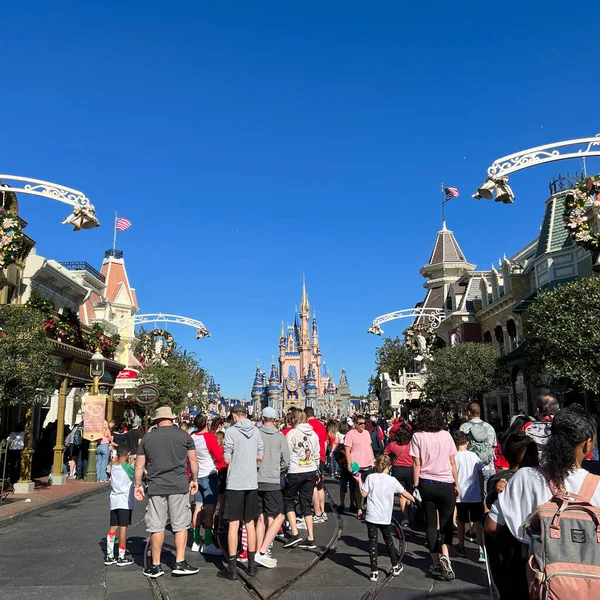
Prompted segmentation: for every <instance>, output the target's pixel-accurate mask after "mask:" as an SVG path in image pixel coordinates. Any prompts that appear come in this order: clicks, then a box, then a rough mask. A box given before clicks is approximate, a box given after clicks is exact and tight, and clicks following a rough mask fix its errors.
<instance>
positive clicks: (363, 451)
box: [344, 416, 375, 520]
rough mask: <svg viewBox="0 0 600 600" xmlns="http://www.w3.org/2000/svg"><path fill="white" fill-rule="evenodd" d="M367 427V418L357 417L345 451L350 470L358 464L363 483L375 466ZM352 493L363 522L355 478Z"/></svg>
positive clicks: (360, 499)
mask: <svg viewBox="0 0 600 600" xmlns="http://www.w3.org/2000/svg"><path fill="white" fill-rule="evenodd" d="M365 425H366V421H365V417H361V416H355V417H354V429H352V430H351V431H349V432H348V433H347V434H346V437H345V438H344V450H345V452H346V461H347V462H348V469H350V465H351V464H352V463H353V462H355V463H357V464H358V468H359V471H360V475H361V479H362V481H365V479H366V478H367V475H370V474H371V473H373V465H374V464H375V455H374V454H373V446H372V445H371V435H370V433H369V432H368V431H367V430H366V429H365ZM350 491H351V493H352V495H353V496H354V501H355V502H356V507H357V512H356V516H357V517H358V518H359V519H361V520H362V519H363V512H362V508H361V507H362V503H363V500H362V495H361V493H360V486H359V485H358V483H357V481H356V479H355V478H354V477H353V478H352V479H351V480H350Z"/></svg>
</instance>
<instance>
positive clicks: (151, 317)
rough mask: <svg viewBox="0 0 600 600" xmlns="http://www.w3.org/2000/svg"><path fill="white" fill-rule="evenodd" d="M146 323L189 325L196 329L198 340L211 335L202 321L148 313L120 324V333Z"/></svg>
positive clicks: (135, 316)
mask: <svg viewBox="0 0 600 600" xmlns="http://www.w3.org/2000/svg"><path fill="white" fill-rule="evenodd" d="M144 323H176V324H177V325H187V326H188V327H193V328H194V329H196V339H197V340H199V339H202V338H209V337H210V333H209V331H208V329H207V328H206V326H205V325H204V323H202V321H198V320H197V319H191V318H190V317H182V316H181V315H168V314H163V313H148V314H145V315H134V316H133V317H129V318H128V319H123V320H122V321H120V323H119V331H122V330H123V329H125V328H127V327H131V326H132V325H133V326H134V327H135V326H136V325H143V324H144Z"/></svg>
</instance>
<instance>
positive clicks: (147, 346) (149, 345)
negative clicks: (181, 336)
mask: <svg viewBox="0 0 600 600" xmlns="http://www.w3.org/2000/svg"><path fill="white" fill-rule="evenodd" d="M159 336H160V337H162V338H163V339H164V340H165V345H164V347H163V348H162V349H161V351H160V356H158V357H157V356H156V353H155V351H154V339H155V338H156V337H159ZM173 350H175V340H174V339H173V336H172V335H171V334H170V333H169V332H168V331H167V330H166V329H153V330H152V331H149V332H148V333H147V334H146V335H144V337H142V339H141V340H140V345H139V350H138V355H137V358H138V359H139V360H140V362H141V363H142V364H143V365H147V364H149V363H151V362H152V361H153V360H157V359H160V360H161V361H166V359H167V358H169V356H171V354H173Z"/></svg>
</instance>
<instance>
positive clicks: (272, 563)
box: [254, 552, 277, 569]
mask: <svg viewBox="0 0 600 600" xmlns="http://www.w3.org/2000/svg"><path fill="white" fill-rule="evenodd" d="M254 560H255V561H256V564H257V565H261V566H262V567H266V568H267V569H274V568H275V567H276V566H277V561H276V560H275V559H274V558H271V557H270V556H268V555H267V554H261V553H260V552H257V553H256V557H255V558H254Z"/></svg>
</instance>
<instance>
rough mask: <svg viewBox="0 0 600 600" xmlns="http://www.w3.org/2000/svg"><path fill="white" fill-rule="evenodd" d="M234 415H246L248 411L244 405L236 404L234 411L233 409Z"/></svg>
mask: <svg viewBox="0 0 600 600" xmlns="http://www.w3.org/2000/svg"><path fill="white" fill-rule="evenodd" d="M231 412H232V413H244V414H245V415H247V414H248V409H247V408H246V407H245V406H244V405H243V404H236V405H235V406H234V407H233V408H232V409H231Z"/></svg>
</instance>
